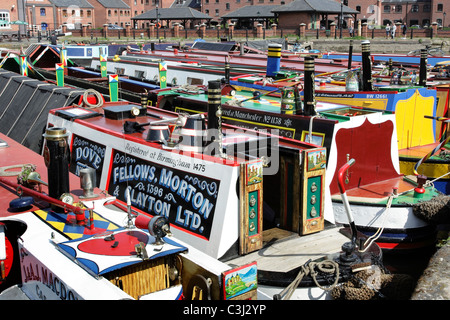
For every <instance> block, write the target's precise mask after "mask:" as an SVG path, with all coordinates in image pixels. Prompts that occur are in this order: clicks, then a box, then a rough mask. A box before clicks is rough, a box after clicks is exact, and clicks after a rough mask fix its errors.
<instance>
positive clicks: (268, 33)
mask: <svg viewBox="0 0 450 320" xmlns="http://www.w3.org/2000/svg"><path fill="white" fill-rule="evenodd" d="M399 29H400V28H399ZM67 32H71V33H72V36H73V37H75V38H77V37H84V38H91V39H94V38H97V39H98V38H108V39H110V38H114V39H116V38H117V39H122V38H123V39H130V38H132V39H154V38H156V39H174V38H178V39H183V38H184V39H188V38H189V39H193V38H194V39H195V38H208V39H214V38H216V39H220V40H233V39H246V40H249V39H250V40H254V39H266V38H286V37H288V38H291V39H292V37H295V38H298V39H308V40H313V39H340V38H344V39H350V38H351V37H350V33H349V30H348V29H342V34H341V30H340V29H338V28H336V29H332V30H325V29H309V30H301V29H300V28H276V27H274V28H269V29H265V28H253V29H234V28H228V29H223V28H221V29H212V28H210V29H208V28H203V29H200V28H195V29H182V28H180V29H177V30H175V28H160V29H156V28H147V29H131V28H126V29H119V30H115V29H104V28H103V29H88V30H80V29H75V30H67ZM29 33H30V32H29ZM49 34H51V30H47V32H45V33H44V32H32V33H31V34H28V35H27V36H28V37H39V36H40V37H42V38H44V39H45V38H46V37H47V36H48V35H49ZM354 37H358V38H360V39H383V38H387V36H386V31H385V30H384V29H363V30H362V31H361V32H360V35H359V36H358V32H357V31H355V35H354ZM389 38H390V37H389ZM395 38H396V39H401V38H404V36H403V34H402V32H401V31H400V32H396V35H395ZM415 38H431V39H433V38H450V30H448V29H444V30H442V29H441V30H433V29H409V30H408V31H407V33H406V39H415Z"/></svg>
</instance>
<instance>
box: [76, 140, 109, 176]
mask: <svg viewBox="0 0 450 320" xmlns="http://www.w3.org/2000/svg"><path fill="white" fill-rule="evenodd" d="M105 153H106V147H105V146H104V145H102V144H100V143H97V142H94V141H91V140H89V139H86V138H83V137H81V136H77V135H74V139H73V143H72V152H71V156H70V172H72V173H74V174H76V175H77V176H80V170H81V169H83V168H86V167H90V168H93V169H95V170H96V171H97V181H100V175H101V169H102V168H103V163H104V159H105Z"/></svg>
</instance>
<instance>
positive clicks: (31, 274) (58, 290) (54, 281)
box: [22, 261, 77, 300]
mask: <svg viewBox="0 0 450 320" xmlns="http://www.w3.org/2000/svg"><path fill="white" fill-rule="evenodd" d="M22 271H23V275H22V278H23V282H24V283H27V282H30V281H36V295H37V297H38V298H39V299H42V300H46V299H47V297H46V296H45V293H44V291H43V290H42V289H41V288H40V287H39V283H42V284H43V285H45V286H46V287H48V288H49V289H50V290H51V291H53V293H54V294H55V295H56V296H57V297H58V298H60V299H61V300H77V296H76V295H75V293H74V292H73V291H72V290H70V289H68V288H67V287H66V285H65V284H64V282H62V281H61V280H60V279H59V278H58V277H56V276H55V275H54V274H53V273H52V272H50V270H48V269H47V268H46V267H44V266H43V265H41V268H40V273H39V265H38V264H37V263H35V264H33V263H32V262H29V263H27V262H26V261H25V262H22Z"/></svg>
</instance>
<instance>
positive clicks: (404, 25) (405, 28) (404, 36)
mask: <svg viewBox="0 0 450 320" xmlns="http://www.w3.org/2000/svg"><path fill="white" fill-rule="evenodd" d="M406 30H408V26H407V25H406V22H403V25H402V33H403V39H406Z"/></svg>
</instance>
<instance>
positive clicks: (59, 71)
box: [55, 62, 65, 87]
mask: <svg viewBox="0 0 450 320" xmlns="http://www.w3.org/2000/svg"><path fill="white" fill-rule="evenodd" d="M64 69H65V68H64V63H62V62H61V63H57V64H56V65H55V71H56V85H57V86H58V87H64Z"/></svg>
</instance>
